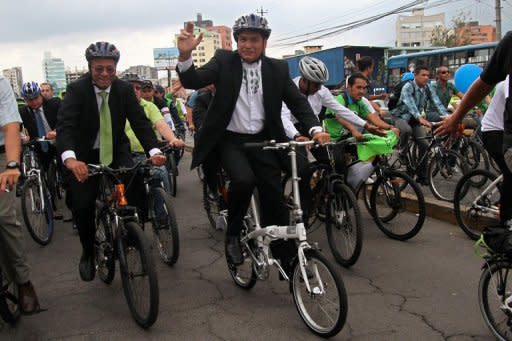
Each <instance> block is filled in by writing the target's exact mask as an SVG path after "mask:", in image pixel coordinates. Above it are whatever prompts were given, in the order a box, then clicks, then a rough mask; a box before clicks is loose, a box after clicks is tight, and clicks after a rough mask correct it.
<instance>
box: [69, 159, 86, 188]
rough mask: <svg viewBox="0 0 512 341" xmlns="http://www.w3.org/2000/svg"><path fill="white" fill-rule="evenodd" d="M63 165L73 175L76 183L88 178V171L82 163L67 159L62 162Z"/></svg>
mask: <svg viewBox="0 0 512 341" xmlns="http://www.w3.org/2000/svg"><path fill="white" fill-rule="evenodd" d="M64 165H65V166H66V168H67V169H69V170H70V171H71V173H73V175H74V176H75V178H76V180H77V181H78V182H84V181H85V180H87V178H88V177H89V169H87V165H86V164H85V163H84V162H82V161H78V160H77V159H74V158H67V159H66V160H64Z"/></svg>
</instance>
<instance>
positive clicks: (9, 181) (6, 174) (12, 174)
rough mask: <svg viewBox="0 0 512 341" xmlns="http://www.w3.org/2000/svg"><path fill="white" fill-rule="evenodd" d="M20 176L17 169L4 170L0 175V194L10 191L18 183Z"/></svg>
mask: <svg viewBox="0 0 512 341" xmlns="http://www.w3.org/2000/svg"><path fill="white" fill-rule="evenodd" d="M20 175H21V173H20V170H19V169H6V170H4V171H3V172H2V173H0V192H6V190H7V191H11V190H12V189H13V188H14V185H16V183H17V182H18V179H19V177H20Z"/></svg>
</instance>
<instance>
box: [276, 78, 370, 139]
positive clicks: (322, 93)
mask: <svg viewBox="0 0 512 341" xmlns="http://www.w3.org/2000/svg"><path fill="white" fill-rule="evenodd" d="M299 80H300V77H296V78H294V79H293V82H294V83H295V84H296V85H297V87H299ZM308 102H309V105H311V108H312V109H313V112H314V113H315V115H316V116H317V117H318V115H319V114H320V112H321V111H322V107H326V108H328V109H331V110H332V111H334V113H335V114H336V116H339V117H341V118H343V119H345V120H347V121H348V122H350V123H352V124H354V125H355V126H356V127H358V128H360V129H362V128H363V127H364V126H365V125H366V121H365V120H363V119H362V118H361V117H359V116H358V115H357V114H355V113H354V112H352V111H351V110H349V109H348V108H346V107H344V106H343V105H341V104H340V103H339V102H338V101H337V100H336V99H335V98H334V96H333V95H332V94H331V92H330V91H329V89H327V88H326V87H325V86H323V85H322V86H321V87H320V90H318V91H317V92H315V93H314V94H313V95H309V96H308ZM281 119H282V121H283V126H284V129H285V132H286V136H287V137H288V138H289V139H293V138H294V136H295V135H297V134H298V133H299V132H298V131H297V129H296V128H295V123H297V119H296V118H295V117H294V116H293V114H292V113H291V111H290V109H288V107H287V106H286V104H285V103H283V107H282V109H281Z"/></svg>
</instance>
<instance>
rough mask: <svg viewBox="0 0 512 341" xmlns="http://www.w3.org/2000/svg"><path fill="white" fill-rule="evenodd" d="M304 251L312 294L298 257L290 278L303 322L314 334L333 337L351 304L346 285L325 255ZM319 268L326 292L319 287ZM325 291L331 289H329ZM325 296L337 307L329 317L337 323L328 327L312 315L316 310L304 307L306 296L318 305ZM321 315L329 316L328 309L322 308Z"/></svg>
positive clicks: (291, 289)
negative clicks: (328, 281) (329, 296)
mask: <svg viewBox="0 0 512 341" xmlns="http://www.w3.org/2000/svg"><path fill="white" fill-rule="evenodd" d="M304 254H305V256H306V259H307V268H306V271H307V273H308V275H309V274H312V275H311V278H309V276H308V281H309V283H310V285H311V287H312V289H313V290H312V293H308V291H307V289H306V285H305V282H304V279H303V276H302V273H301V270H300V265H299V262H298V259H297V258H296V259H295V264H294V267H293V272H292V276H291V278H290V291H291V292H292V296H293V302H294V303H295V307H296V308H297V311H298V313H299V315H300V317H301V319H302V321H304V323H305V324H306V326H307V327H308V328H309V329H310V330H311V331H312V332H313V333H314V334H316V335H318V336H321V337H324V338H327V337H331V336H334V335H336V334H338V333H339V332H340V331H341V329H343V326H344V325H345V321H346V318H347V310H348V303H347V291H346V289H345V285H344V284H343V280H342V279H341V276H340V275H339V273H338V271H336V270H335V269H334V267H333V266H332V264H331V263H330V262H328V261H327V259H326V258H325V257H324V256H323V255H322V254H320V253H319V252H318V251H316V250H313V249H309V250H305V252H304ZM319 265H320V266H319ZM317 271H318V274H319V277H320V281H322V286H323V287H324V293H322V292H321V288H319V286H318V279H317V278H316V273H317ZM327 280H330V282H331V283H329V284H327ZM315 282H316V283H315ZM315 284H316V286H315ZM325 290H328V292H327V291H325ZM326 293H327V295H332V296H333V298H329V299H327V298H325V296H326ZM324 298H325V300H326V301H328V302H329V305H331V306H334V310H335V311H334V313H333V317H332V318H331V319H330V320H332V321H334V322H333V323H331V325H329V326H324V325H321V324H320V323H322V322H320V321H315V320H314V318H313V317H312V313H313V312H314V311H312V310H309V309H308V308H306V306H305V300H306V299H312V301H313V302H314V304H315V305H319V304H320V300H321V299H324ZM321 315H322V316H325V315H327V313H326V311H325V309H324V310H322V311H321ZM325 323H327V322H325Z"/></svg>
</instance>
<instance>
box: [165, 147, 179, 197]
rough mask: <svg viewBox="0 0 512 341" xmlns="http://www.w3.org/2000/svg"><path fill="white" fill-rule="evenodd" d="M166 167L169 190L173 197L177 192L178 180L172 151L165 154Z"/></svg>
mask: <svg viewBox="0 0 512 341" xmlns="http://www.w3.org/2000/svg"><path fill="white" fill-rule="evenodd" d="M165 167H166V169H167V176H168V178H169V186H170V187H169V191H170V193H171V195H172V196H173V197H176V193H177V192H178V182H177V180H178V179H177V175H178V172H177V166H176V160H175V159H174V153H171V154H168V155H167V161H166V165H165Z"/></svg>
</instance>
